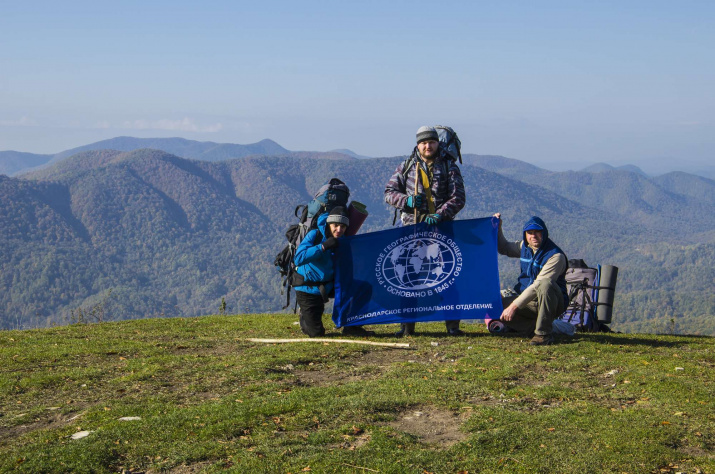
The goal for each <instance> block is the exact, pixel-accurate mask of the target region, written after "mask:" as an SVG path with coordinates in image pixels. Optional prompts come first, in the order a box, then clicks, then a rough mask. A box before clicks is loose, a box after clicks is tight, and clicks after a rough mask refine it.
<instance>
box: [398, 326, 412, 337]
mask: <svg viewBox="0 0 715 474" xmlns="http://www.w3.org/2000/svg"><path fill="white" fill-rule="evenodd" d="M414 334H415V328H414V327H409V326H407V325H406V324H400V330H399V331H397V332H396V333H395V337H404V336H412V335H414Z"/></svg>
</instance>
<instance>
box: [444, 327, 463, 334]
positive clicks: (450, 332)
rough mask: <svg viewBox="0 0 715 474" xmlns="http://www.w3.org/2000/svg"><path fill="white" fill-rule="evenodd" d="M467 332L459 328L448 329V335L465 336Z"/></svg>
mask: <svg viewBox="0 0 715 474" xmlns="http://www.w3.org/2000/svg"><path fill="white" fill-rule="evenodd" d="M464 334H465V332H464V331H462V330H461V329H459V328H452V329H447V335H448V336H464Z"/></svg>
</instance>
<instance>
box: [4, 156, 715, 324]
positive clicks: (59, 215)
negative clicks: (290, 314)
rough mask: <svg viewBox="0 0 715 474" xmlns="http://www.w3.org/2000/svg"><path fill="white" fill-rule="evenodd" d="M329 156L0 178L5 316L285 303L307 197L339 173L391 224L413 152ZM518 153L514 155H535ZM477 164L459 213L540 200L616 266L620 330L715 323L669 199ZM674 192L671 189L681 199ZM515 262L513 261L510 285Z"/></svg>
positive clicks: (544, 210)
mask: <svg viewBox="0 0 715 474" xmlns="http://www.w3.org/2000/svg"><path fill="white" fill-rule="evenodd" d="M319 156H320V159H317V158H316V157H315V156H311V155H310V154H309V153H304V154H292V155H289V156H282V157H269V156H258V157H247V158H240V159H233V160H228V161H220V162H208V161H192V160H187V159H183V158H179V157H177V156H174V155H171V154H168V153H166V152H163V151H157V150H137V151H132V152H121V151H107V150H103V151H90V152H84V153H80V154H78V155H75V156H72V157H70V158H67V159H65V160H62V161H60V162H58V163H57V164H55V165H53V166H51V167H49V168H47V169H44V170H42V171H37V172H34V173H31V174H28V175H26V176H24V177H23V178H22V179H16V178H7V177H0V203H1V207H0V245H1V247H0V268H1V273H0V278H1V279H2V281H0V285H2V287H3V288H4V289H5V291H3V292H2V293H0V315H1V323H0V324H2V326H1V327H2V328H15V327H36V326H44V325H47V324H63V323H67V322H71V321H73V320H77V318H78V317H81V318H95V319H96V318H102V319H104V320H116V319H130V318H144V317H151V316H187V315H201V314H208V313H216V312H217V311H218V310H219V306H220V304H221V301H222V299H224V300H225V302H226V304H227V305H228V310H229V311H234V312H242V313H243V312H271V311H280V310H281V307H282V305H283V304H284V301H285V297H284V296H281V295H280V283H279V278H278V273H277V271H276V270H275V268H274V267H273V266H272V262H273V258H274V256H275V254H276V253H277V252H278V251H279V250H280V248H281V247H282V246H283V241H284V237H283V232H284V231H285V229H286V227H287V226H288V225H289V224H290V223H292V222H294V221H295V217H294V216H293V210H294V209H295V206H296V205H298V204H300V203H305V202H307V201H308V200H309V199H310V197H311V194H312V193H313V192H314V190H316V189H317V188H318V187H319V186H320V185H321V184H323V182H325V181H327V180H328V179H329V178H331V177H334V176H335V177H339V178H341V179H343V180H344V181H345V182H346V183H347V184H348V185H349V186H350V189H351V190H352V198H353V199H355V200H358V201H361V202H363V203H365V204H366V205H367V207H368V210H369V212H370V217H369V218H368V220H367V221H366V223H365V225H364V227H363V230H362V231H363V232H366V231H372V230H378V229H384V228H387V227H389V226H390V225H391V223H392V217H393V213H392V211H391V210H390V209H388V208H387V207H386V206H385V205H384V204H383V190H384V185H385V183H386V181H387V179H388V178H389V176H390V174H391V173H392V172H393V170H394V168H395V166H396V165H397V164H398V163H399V162H400V161H401V160H402V159H403V158H400V157H397V158H379V159H361V160H357V159H353V158H349V157H347V156H346V155H342V154H338V153H336V154H320V155H319ZM513 161H514V162H512V163H510V164H509V167H510V168H512V169H528V168H529V166H531V165H527V164H522V165H520V164H519V162H516V160H513ZM468 163H470V161H469V160H466V162H465V165H463V166H462V171H463V175H464V179H465V186H466V190H467V202H468V203H467V206H466V207H465V209H464V210H463V211H462V213H460V215H459V217H460V218H462V219H466V218H473V217H485V216H490V215H491V214H493V213H494V212H497V211H499V212H501V213H502V215H503V218H504V231H505V234H506V235H507V237H508V238H513V239H514V240H516V239H518V238H519V237H520V229H521V226H522V224H523V222H524V220H525V219H527V218H528V217H529V216H531V215H534V214H538V215H540V216H542V217H543V218H544V219H545V220H546V222H547V223H548V224H549V227H550V233H551V235H552V237H553V238H554V239H555V240H556V241H557V242H558V243H559V245H560V246H561V247H562V248H563V249H564V250H565V251H566V252H567V254H568V256H569V257H570V258H583V259H585V260H586V262H587V263H589V264H592V265H595V264H597V263H608V264H613V265H616V266H618V267H620V269H621V273H620V277H619V282H618V291H617V292H616V293H617V301H616V310H615V315H614V325H613V328H614V329H619V328H620V329H623V330H638V331H677V332H684V333H702V334H715V323H713V318H712V315H713V313H714V312H715V310H714V308H715V301H714V300H713V295H712V287H713V280H714V278H713V268H715V255H714V254H713V251H712V250H710V246H709V245H707V242H706V241H703V242H701V243H690V244H688V245H687V246H683V245H680V241H681V237H682V236H678V235H675V234H674V233H673V232H672V231H671V230H670V229H669V228H667V227H664V226H661V225H659V221H658V212H660V211H661V210H662V209H659V208H653V210H652V214H650V218H649V214H648V209H647V208H644V209H643V210H642V211H641V213H640V214H639V215H638V216H639V217H638V219H629V218H627V217H626V215H624V214H623V212H626V213H627V212H630V211H628V210H627V209H626V210H625V211H624V208H623V207H622V206H621V207H618V206H616V207H614V209H613V210H612V211H608V210H605V209H596V208H595V206H587V205H584V204H583V203H579V202H577V200H576V199H574V200H571V199H568V198H565V197H563V195H562V194H561V193H557V192H555V190H549V189H547V188H545V187H543V186H539V185H538V183H533V184H527V183H525V182H523V181H519V180H516V179H512V178H510V177H507V176H504V175H501V174H497V173H495V172H492V171H488V170H486V169H484V168H481V167H478V166H475V165H472V164H468ZM537 170H538V168H537ZM532 171H533V170H532ZM619 172H621V173H625V172H624V171H619ZM547 177H548V172H547V173H546V174H545V175H544V176H543V178H544V183H543V184H548V182H549V181H548V179H546V178H547ZM594 189H595V188H594ZM638 189H641V188H636V191H637V190H638ZM636 191H631V192H636ZM572 194H574V193H572ZM672 196H675V194H673V193H671V195H669V196H666V197H665V198H663V199H666V200H667V202H668V203H671V202H678V199H680V198H678V199H674V198H673V197H672ZM678 196H680V195H678ZM643 199H650V198H649V197H648V196H646V197H645V198H643ZM688 199H690V201H688V200H685V201H684V202H685V204H686V205H688V206H690V207H692V205H693V203H695V204H698V205H700V204H699V203H700V202H701V201H699V200H698V199H697V197H696V196H691V197H689V198H688ZM668 209H671V208H668ZM672 209H673V210H672V212H676V211H677V208H675V207H673V208H672ZM702 221H703V222H700V223H698V225H697V226H695V228H694V229H693V232H695V231H697V232H698V233H699V234H697V235H699V236H700V237H702V236H703V235H708V232H710V233H712V232H713V226H712V225H711V224H708V223H709V222H711V221H712V219H709V220H708V219H703V220H702ZM693 235H695V234H694V233H693ZM688 237H692V236H690V235H689V236H688ZM691 240H692V239H691ZM516 267H517V264H516V263H515V262H514V261H513V260H507V259H504V260H502V261H501V268H502V277H503V282H502V285H503V286H510V285H511V281H512V280H513V278H514V277H515V273H516ZM80 310H81V312H80Z"/></svg>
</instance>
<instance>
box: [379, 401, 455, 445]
mask: <svg viewBox="0 0 715 474" xmlns="http://www.w3.org/2000/svg"><path fill="white" fill-rule="evenodd" d="M461 422H462V419H461V417H460V415H459V414H456V413H453V412H451V411H449V410H444V409H441V408H436V407H432V406H422V407H416V408H412V409H410V410H408V411H405V412H403V413H400V414H399V415H398V417H397V419H396V420H395V421H391V422H389V423H386V424H387V425H388V426H390V427H391V428H393V429H395V430H398V431H402V432H404V433H408V434H410V435H412V436H415V437H417V438H419V440H420V442H422V443H425V444H430V445H435V446H438V447H440V448H448V447H450V446H452V445H453V444H456V443H459V442H460V441H463V440H464V439H466V437H467V435H466V434H465V433H463V432H462V431H460V430H459V426H460V425H461Z"/></svg>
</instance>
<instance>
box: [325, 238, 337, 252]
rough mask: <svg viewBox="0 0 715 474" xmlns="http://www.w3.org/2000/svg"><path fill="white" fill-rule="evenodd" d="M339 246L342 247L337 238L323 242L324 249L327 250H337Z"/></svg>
mask: <svg viewBox="0 0 715 474" xmlns="http://www.w3.org/2000/svg"><path fill="white" fill-rule="evenodd" d="M338 245H340V242H338V239H336V238H335V237H330V238H329V239H325V242H323V248H324V249H325V250H330V249H336V248H338Z"/></svg>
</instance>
